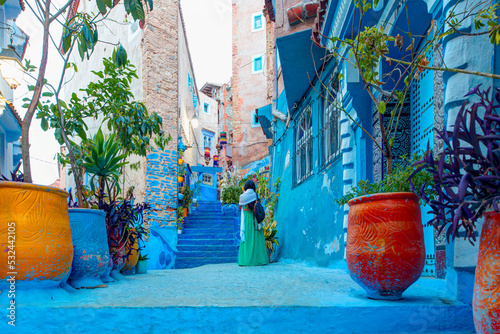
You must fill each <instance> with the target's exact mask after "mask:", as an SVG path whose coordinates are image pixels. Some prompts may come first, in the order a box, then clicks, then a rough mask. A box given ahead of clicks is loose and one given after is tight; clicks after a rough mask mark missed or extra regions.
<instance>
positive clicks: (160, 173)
mask: <svg viewBox="0 0 500 334" xmlns="http://www.w3.org/2000/svg"><path fill="white" fill-rule="evenodd" d="M177 167H178V155H177V151H175V150H172V151H165V152H162V151H158V150H155V151H154V152H153V153H151V154H149V155H148V156H147V166H146V198H145V202H146V203H149V204H150V205H151V207H152V209H151V210H148V211H147V212H146V215H145V220H146V221H147V223H148V224H149V225H150V227H151V233H150V239H149V241H148V242H147V243H146V250H145V253H147V254H148V257H149V258H150V260H149V261H148V269H167V268H172V267H173V261H174V258H173V257H174V250H176V245H177V223H176V220H177V211H176V210H177V205H178V201H177V189H178V184H177Z"/></svg>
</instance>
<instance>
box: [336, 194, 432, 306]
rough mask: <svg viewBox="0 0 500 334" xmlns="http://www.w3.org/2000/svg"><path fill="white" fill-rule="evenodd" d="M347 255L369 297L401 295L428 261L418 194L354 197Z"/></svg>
mask: <svg viewBox="0 0 500 334" xmlns="http://www.w3.org/2000/svg"><path fill="white" fill-rule="evenodd" d="M348 219H349V225H348V227H347V246H346V260H347V267H348V269H349V274H350V276H351V278H352V279H353V280H354V281H355V282H356V283H358V284H359V285H360V286H361V287H362V288H363V289H365V290H366V292H367V295H368V297H369V298H373V299H388V300H396V299H401V298H402V294H403V292H404V291H405V290H406V289H407V288H408V287H409V286H410V285H412V284H413V283H414V282H415V281H416V280H417V279H418V278H419V277H420V274H421V272H422V269H423V268H424V264H425V246H424V232H423V228H422V221H421V216H420V206H419V204H418V197H417V196H416V195H415V194H413V193H382V194H374V195H367V196H361V197H357V198H354V199H352V200H350V201H349V216H348Z"/></svg>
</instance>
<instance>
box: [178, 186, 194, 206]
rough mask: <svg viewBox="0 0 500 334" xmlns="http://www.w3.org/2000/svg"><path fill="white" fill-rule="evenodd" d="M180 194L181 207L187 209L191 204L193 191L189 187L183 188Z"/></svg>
mask: <svg viewBox="0 0 500 334" xmlns="http://www.w3.org/2000/svg"><path fill="white" fill-rule="evenodd" d="M181 194H183V195H184V197H183V198H182V207H183V208H186V209H189V207H190V206H191V203H192V202H193V191H192V190H191V188H190V187H188V186H184V187H182V188H181Z"/></svg>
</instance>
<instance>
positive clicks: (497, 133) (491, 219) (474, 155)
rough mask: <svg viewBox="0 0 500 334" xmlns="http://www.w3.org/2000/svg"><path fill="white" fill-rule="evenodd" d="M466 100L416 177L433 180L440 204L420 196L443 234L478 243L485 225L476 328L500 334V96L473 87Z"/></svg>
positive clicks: (478, 272)
mask: <svg viewBox="0 0 500 334" xmlns="http://www.w3.org/2000/svg"><path fill="white" fill-rule="evenodd" d="M465 96H466V97H469V98H472V99H474V100H475V101H476V102H474V103H472V104H471V105H470V104H469V103H468V101H466V102H464V104H463V105H462V107H461V108H460V111H459V112H458V115H457V118H456V120H455V123H454V126H453V128H452V129H451V131H447V130H446V129H444V130H442V131H441V132H440V133H439V135H440V137H441V139H442V140H443V143H444V149H443V151H442V152H441V153H439V154H438V155H437V156H434V153H433V152H432V151H431V150H428V151H427V152H426V154H425V155H424V157H423V159H422V160H421V161H419V162H417V163H416V164H415V167H417V168H416V170H415V173H414V174H413V175H412V179H411V182H412V183H413V187H414V189H420V188H419V187H418V185H416V184H414V183H415V174H416V173H417V172H419V171H421V170H426V171H427V172H429V173H430V174H431V175H432V177H433V181H434V183H433V185H432V188H433V189H434V191H435V193H436V194H437V196H436V198H432V197H429V196H428V195H427V194H426V193H425V191H420V192H419V196H420V198H421V199H422V200H424V201H425V202H426V203H428V204H429V206H430V207H431V209H432V213H433V214H434V219H433V220H432V223H433V225H434V226H435V228H436V229H438V231H439V232H443V231H444V230H445V229H446V228H447V230H446V236H447V238H448V239H450V238H451V239H454V238H455V237H457V236H458V234H459V230H463V231H464V232H465V238H468V239H469V240H470V241H471V242H473V241H475V233H476V222H477V221H478V220H479V219H481V218H482V219H483V220H484V221H483V228H482V231H481V240H480V243H479V257H478V262H477V268H476V277H475V284H474V298H473V311H474V324H475V326H476V330H477V331H478V333H498V332H500V321H499V318H498V315H499V314H500V267H499V263H498V259H497V258H498V254H499V253H500V207H499V201H500V90H499V89H498V88H493V89H491V88H489V89H487V90H481V89H480V86H476V87H474V89H472V90H471V91H470V92H469V93H467V94H466V95H465Z"/></svg>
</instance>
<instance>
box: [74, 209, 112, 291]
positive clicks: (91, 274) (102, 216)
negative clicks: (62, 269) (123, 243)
mask: <svg viewBox="0 0 500 334" xmlns="http://www.w3.org/2000/svg"><path fill="white" fill-rule="evenodd" d="M69 222H70V225H71V235H72V237H73V251H74V256H73V264H72V266H71V274H70V276H69V279H68V284H69V285H71V286H72V287H74V288H75V289H80V288H93V287H98V286H102V283H103V282H102V281H101V279H100V278H99V277H100V276H101V275H102V274H103V273H104V272H105V271H106V270H107V268H108V264H109V247H108V235H107V233H106V213H105V212H103V211H100V210H92V209H70V210H69Z"/></svg>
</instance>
